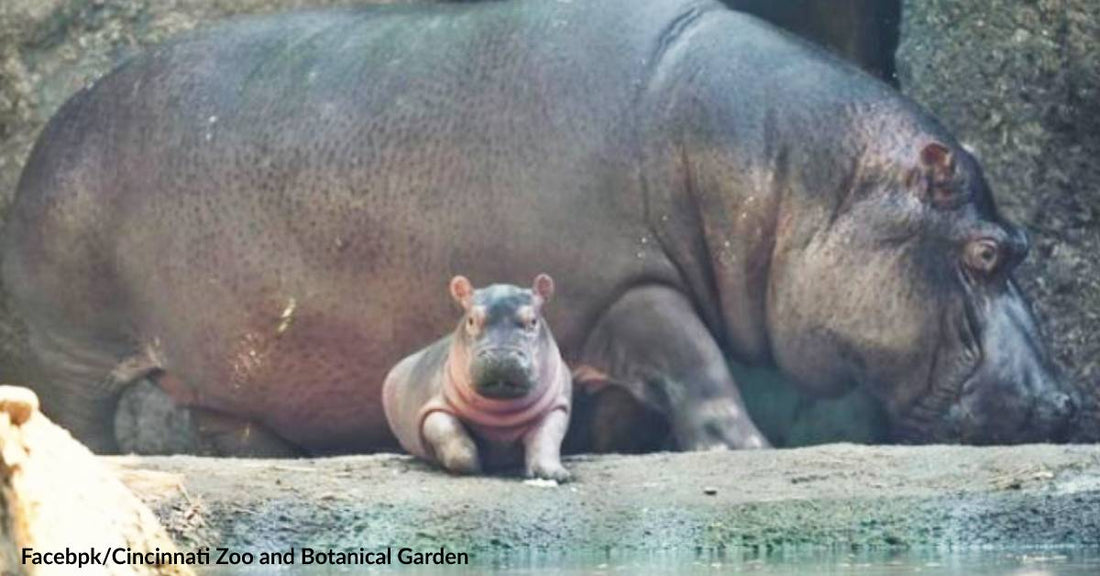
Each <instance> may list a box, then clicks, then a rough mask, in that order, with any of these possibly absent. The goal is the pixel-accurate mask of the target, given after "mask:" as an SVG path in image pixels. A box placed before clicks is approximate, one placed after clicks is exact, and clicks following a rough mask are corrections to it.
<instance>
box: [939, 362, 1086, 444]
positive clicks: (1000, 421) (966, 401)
mask: <svg viewBox="0 0 1100 576" xmlns="http://www.w3.org/2000/svg"><path fill="white" fill-rule="evenodd" d="M1044 376H1045V375H1044ZM1044 380H1045V381H1043V382H1041V383H1033V384H1032V385H1031V386H1030V387H1029V390H1028V391H1027V392H1022V391H1020V390H1018V388H1019V384H1018V383H1012V382H1004V383H1001V384H995V385H989V384H983V383H977V384H975V385H974V386H973V388H974V389H975V390H978V391H982V392H975V393H972V394H966V395H964V396H963V398H962V400H961V401H960V402H959V403H958V404H957V405H956V406H955V407H954V408H953V409H952V410H951V412H950V414H949V415H948V420H949V421H950V422H951V424H953V427H954V428H956V429H957V430H959V433H960V436H961V437H962V439H963V440H964V441H966V442H969V443H973V444H1016V443H1024V442H1065V441H1066V440H1067V439H1068V437H1069V434H1070V432H1071V430H1072V426H1073V424H1074V422H1075V420H1076V418H1077V415H1078V413H1079V409H1078V407H1079V405H1080V399H1079V398H1078V397H1077V394H1076V392H1074V391H1072V390H1069V389H1068V388H1066V387H1064V386H1062V385H1061V383H1059V382H1057V381H1056V380H1054V379H1044ZM1012 388H1017V390H1012ZM996 390H1000V393H984V392H985V391H996Z"/></svg>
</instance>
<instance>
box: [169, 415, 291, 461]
mask: <svg viewBox="0 0 1100 576" xmlns="http://www.w3.org/2000/svg"><path fill="white" fill-rule="evenodd" d="M190 410H191V419H192V421H194V423H195V428H196V431H197V433H198V437H199V446H200V451H202V452H211V453H214V454H217V455H218V456H232V457H237V458H300V457H302V456H305V455H306V453H305V451H303V450H302V449H300V448H298V447H297V446H295V445H293V444H291V443H290V442H287V441H286V440H284V439H283V438H282V437H280V436H278V435H277V434H275V433H274V432H272V431H270V430H268V429H267V427H265V426H264V425H262V424H260V423H258V422H254V421H252V420H247V419H244V418H237V417H235V416H229V415H227V414H225V413H222V412H215V411H213V410H203V409H201V408H191V409H190Z"/></svg>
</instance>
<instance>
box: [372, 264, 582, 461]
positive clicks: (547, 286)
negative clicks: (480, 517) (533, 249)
mask: <svg viewBox="0 0 1100 576" xmlns="http://www.w3.org/2000/svg"><path fill="white" fill-rule="evenodd" d="M450 287H451V296H453V297H454V299H455V300H456V301H458V303H459V304H461V305H462V308H463V310H464V314H463V316H462V321H461V322H459V324H458V327H457V328H456V329H455V331H454V332H453V333H451V334H450V335H448V336H445V337H444V338H443V339H441V340H439V341H437V342H435V343H434V344H432V345H431V346H428V347H427V348H424V349H423V350H420V351H419V352H417V353H415V354H413V355H411V356H409V357H407V358H405V359H404V360H402V361H401V362H400V363H398V364H397V366H395V367H394V368H393V369H392V370H390V373H389V374H388V375H387V376H386V383H385V386H384V387H383V390H382V401H383V405H384V406H385V410H386V420H387V421H389V424H390V429H391V430H393V433H394V434H395V435H396V436H397V439H398V440H399V441H400V442H401V445H402V446H403V447H404V448H405V450H408V451H409V453H411V454H413V455H415V456H419V457H421V458H424V459H426V460H433V461H435V462H438V463H439V464H440V465H441V466H443V468H445V469H447V470H449V471H451V472H453V473H456V474H471V473H476V472H479V471H481V469H482V466H483V465H484V467H486V468H500V467H505V466H509V465H511V464H514V463H515V464H518V462H519V460H520V455H521V454H522V456H523V462H524V464H525V470H526V473H527V476H528V477H534V478H545V479H551V480H559V481H564V480H567V479H568V478H569V472H568V471H567V470H566V469H565V468H564V467H563V466H562V464H561V442H562V439H563V438H564V437H565V431H566V428H568V426H569V408H570V402H571V400H572V396H573V382H572V378H571V377H570V374H569V370H568V369H567V368H566V366H565V363H564V362H563V361H562V359H561V354H560V353H559V352H558V345H557V343H556V342H555V341H554V337H553V336H552V335H551V334H550V328H549V326H547V325H546V322H545V321H544V320H543V319H542V307H543V305H544V304H546V303H547V302H549V301H550V297H551V296H552V295H553V293H554V281H553V280H551V279H550V277H549V276H547V275H546V274H540V275H539V276H538V277H536V278H535V281H534V285H533V286H532V288H531V289H530V290H525V289H523V288H520V287H518V286H513V285H507V284H495V285H492V286H489V287H487V288H482V289H480V290H474V289H473V287H472V286H471V285H470V281H469V280H467V279H466V278H464V277H462V276H456V277H454V278H453V279H452V280H451V286H450ZM521 448H522V450H521Z"/></svg>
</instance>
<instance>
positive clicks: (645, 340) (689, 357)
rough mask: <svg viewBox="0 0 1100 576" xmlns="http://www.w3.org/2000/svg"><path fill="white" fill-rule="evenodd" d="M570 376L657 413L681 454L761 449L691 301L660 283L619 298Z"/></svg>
mask: <svg viewBox="0 0 1100 576" xmlns="http://www.w3.org/2000/svg"><path fill="white" fill-rule="evenodd" d="M574 379H575V380H577V382H578V383H579V384H580V385H582V386H585V387H589V388H599V387H600V385H605V384H614V385H618V386H622V387H624V388H626V389H627V390H628V391H630V393H631V394H632V395H633V396H634V397H635V398H637V399H638V400H640V401H641V402H642V403H643V404H645V405H647V406H649V407H651V408H653V409H655V410H657V411H658V412H660V413H662V414H664V415H665V416H666V417H667V418H668V421H669V424H670V426H671V429H672V435H673V438H674V440H675V441H676V445H677V446H678V447H679V448H680V449H681V450H712V449H719V448H728V449H746V448H764V447H767V446H768V441H767V440H766V439H765V438H764V435H763V434H761V433H760V431H759V430H757V428H756V425H755V424H754V423H753V422H752V419H751V418H750V417H749V413H748V411H747V410H746V409H745V406H744V404H743V403H742V401H741V396H740V393H739V392H738V390H737V385H736V384H735V383H734V381H733V375H732V374H730V371H729V366H728V365H727V364H726V359H725V355H724V354H723V352H722V349H721V348H720V347H719V346H718V343H717V342H715V341H714V338H713V337H712V336H711V334H710V331H709V330H708V329H707V327H706V325H705V324H704V323H703V321H702V320H701V319H700V318H699V316H698V315H697V314H696V312H695V309H694V307H693V306H692V304H691V302H690V301H688V299H687V298H686V297H684V295H682V294H681V293H679V292H678V291H676V290H674V289H672V288H668V287H665V286H647V287H641V288H635V289H633V290H630V291H628V292H627V293H625V294H624V295H623V296H622V297H621V298H620V299H619V300H618V301H616V302H615V303H614V304H613V305H612V306H611V307H610V308H609V309H608V310H607V312H606V313H605V314H604V316H603V317H602V318H601V319H600V321H599V323H598V324H597V325H596V327H595V329H594V330H593V331H592V334H591V335H590V336H589V339H588V341H587V342H586V343H585V348H584V356H583V359H582V366H581V367H580V368H579V369H578V370H577V372H575V373H574Z"/></svg>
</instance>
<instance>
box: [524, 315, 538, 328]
mask: <svg viewBox="0 0 1100 576" xmlns="http://www.w3.org/2000/svg"><path fill="white" fill-rule="evenodd" d="M524 327H526V328H527V329H528V330H531V331H534V330H537V329H538V327H539V319H538V318H531V319H530V320H528V321H527V322H526V323H525V324H524Z"/></svg>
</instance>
